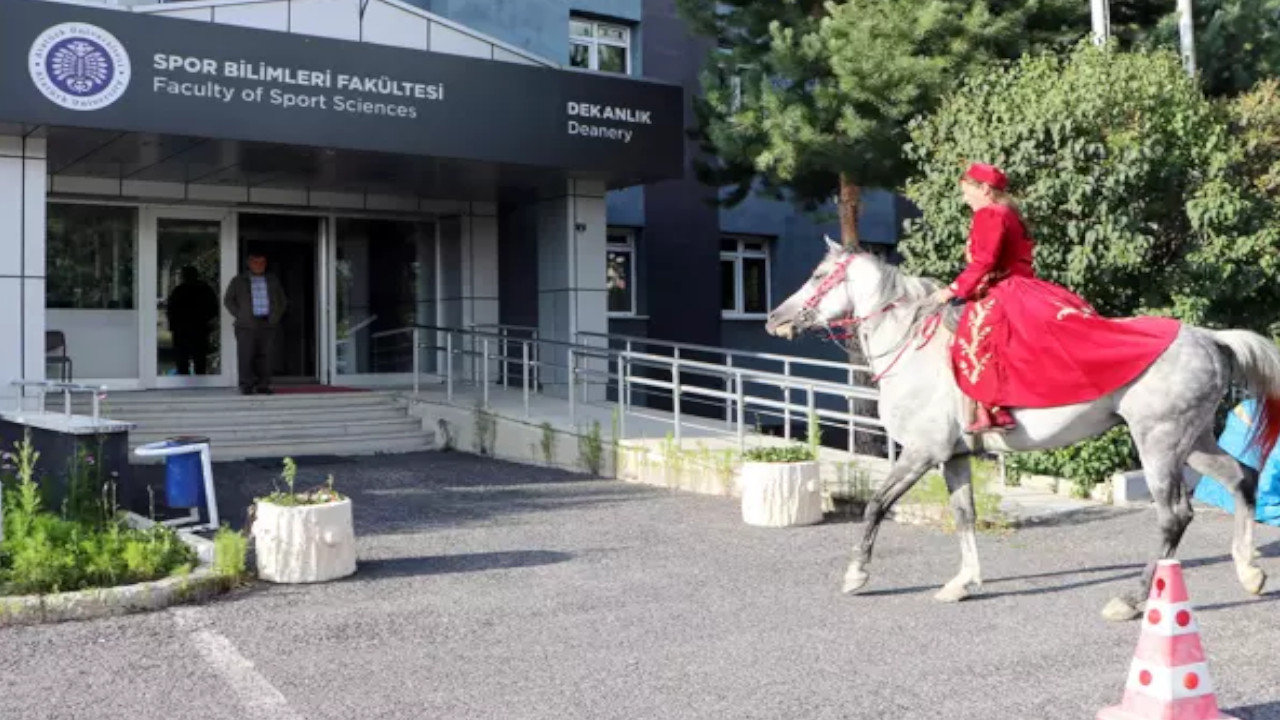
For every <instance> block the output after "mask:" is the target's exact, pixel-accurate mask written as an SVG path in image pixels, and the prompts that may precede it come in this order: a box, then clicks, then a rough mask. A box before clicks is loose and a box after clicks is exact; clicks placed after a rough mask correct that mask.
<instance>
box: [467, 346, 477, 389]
mask: <svg viewBox="0 0 1280 720" xmlns="http://www.w3.org/2000/svg"><path fill="white" fill-rule="evenodd" d="M467 346H468V347H469V348H470V351H469V352H468V354H469V355H470V356H471V386H472V387H475V386H476V383H478V382H480V379H479V378H480V372H479V368H477V367H476V336H475V335H468V336H467Z"/></svg>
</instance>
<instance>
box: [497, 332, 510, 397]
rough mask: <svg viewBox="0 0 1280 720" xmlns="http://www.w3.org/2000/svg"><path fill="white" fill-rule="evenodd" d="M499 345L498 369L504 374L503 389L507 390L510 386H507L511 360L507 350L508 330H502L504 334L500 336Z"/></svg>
mask: <svg viewBox="0 0 1280 720" xmlns="http://www.w3.org/2000/svg"><path fill="white" fill-rule="evenodd" d="M498 343H499V346H498V347H499V349H498V355H499V362H498V367H499V372H501V373H502V387H503V388H506V387H508V386H507V371H508V369H509V366H508V362H509V358H508V357H507V349H508V348H507V330H506V328H503V329H502V333H501V334H500V335H499V336H498Z"/></svg>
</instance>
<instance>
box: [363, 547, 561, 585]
mask: <svg viewBox="0 0 1280 720" xmlns="http://www.w3.org/2000/svg"><path fill="white" fill-rule="evenodd" d="M572 559H573V555H571V554H569V553H563V552H553V551H550V550H513V551H510V552H487V553H465V554H460V555H430V556H427V557H404V558H389V559H385V560H361V561H360V567H359V571H358V572H357V573H356V574H355V575H353V576H352V577H351V579H352V580H353V581H360V580H362V579H366V580H379V579H382V578H388V577H420V576H425V575H447V574H452V573H469V572H483V571H485V570H499V569H503V570H506V569H511V568H525V567H537V566H540V565H554V564H556V563H562V562H566V561H568V560H572Z"/></svg>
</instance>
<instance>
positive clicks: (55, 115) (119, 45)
mask: <svg viewBox="0 0 1280 720" xmlns="http://www.w3.org/2000/svg"><path fill="white" fill-rule="evenodd" d="M683 103H684V98H683V90H682V89H681V88H680V87H677V86H672V85H664V84H660V83H654V82H649V81H644V80H637V79H629V78H625V77H610V76H603V75H597V74H588V73H581V72H575V71H570V70H558V69H555V68H544V67H537V66H528V65H520V64H516V63H509V62H501V61H490V60H480V59H475V58H467V57H460V56H454V55H447V54H443V53H432V52H422V51H417V50H409V49H401V48H393V47H386V46H381V45H372V44H369V43H357V42H349V41H344V40H331V39H327V38H315V37H307V36H303V35H295V34H290V33H283V32H275V31H269V30H255V29H250V28H242V27H233V26H226V25H216V24H213V23H206V22H197V21H191V20H181V19H175V18H166V17H158V16H151V15H147V14H142V13H132V12H125V11H118V10H105V9H104V10H100V9H96V8H87V7H83V6H76V5H68V4H63V3H56V2H42V1H41V0H0V120H7V121H11V122H22V123H30V124H50V125H64V126H72V127H90V128H101V129H109V130H121V131H137V132H153V133H164V134H178V135H189V136H196V137H210V138H225V139H232V140H250V141H260V142H274V143H287V144H294V145H309V146H317V147H329V148H344V149H353V150H373V151H383V152H392V153H405V154H416V155H430V156H436V157H447V158H466V159H473V160H482V161H492V162H502V163H514V164H521V165H535V166H544V167H558V168H566V169H573V170H584V171H600V172H626V173H629V174H640V175H644V176H647V177H651V178H654V179H657V178H660V177H678V176H680V175H681V174H682V166H683V162H684V132H683V120H684V110H683Z"/></svg>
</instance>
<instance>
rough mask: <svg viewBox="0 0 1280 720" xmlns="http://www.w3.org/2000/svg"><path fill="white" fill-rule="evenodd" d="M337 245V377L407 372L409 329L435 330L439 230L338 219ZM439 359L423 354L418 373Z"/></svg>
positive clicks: (427, 336) (410, 351) (424, 224)
mask: <svg viewBox="0 0 1280 720" xmlns="http://www.w3.org/2000/svg"><path fill="white" fill-rule="evenodd" d="M336 238H337V266H336V267H335V273H334V274H335V277H336V287H335V291H336V294H337V297H336V310H337V333H336V341H337V346H338V347H337V367H336V368H335V370H336V372H337V374H339V375H364V374H381V373H408V372H410V371H411V369H412V367H413V347H412V333H410V332H409V329H410V328H412V327H413V326H414V325H435V324H436V289H435V272H436V268H435V226H434V225H432V224H431V223H427V222H410V221H400V220H367V219H354V218H339V219H338V222H337V235H336ZM423 337H424V342H427V341H429V340H430V339H431V338H432V337H434V336H433V335H430V334H428V333H423ZM435 357H436V353H432V352H426V351H424V352H422V353H421V370H422V371H424V372H434V365H435Z"/></svg>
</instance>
